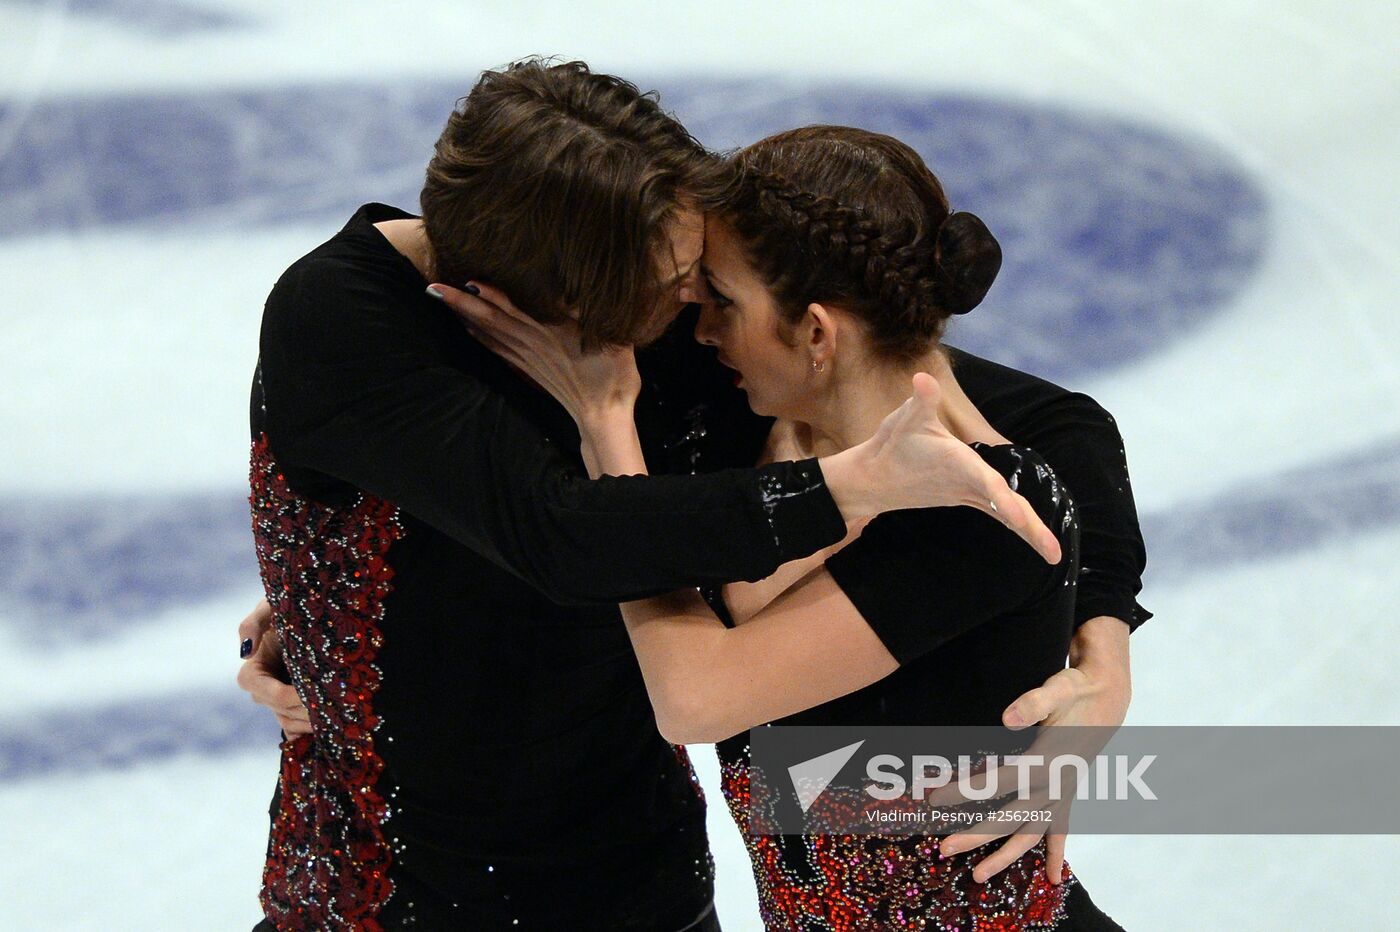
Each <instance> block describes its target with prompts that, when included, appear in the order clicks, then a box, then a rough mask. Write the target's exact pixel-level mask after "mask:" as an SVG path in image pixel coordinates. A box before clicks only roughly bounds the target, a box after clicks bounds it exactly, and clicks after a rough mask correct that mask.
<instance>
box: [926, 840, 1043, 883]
mask: <svg viewBox="0 0 1400 932" xmlns="http://www.w3.org/2000/svg"><path fill="white" fill-rule="evenodd" d="M1043 836H1044V833H1043V832H1036V831H1034V830H1032V831H1027V832H1021V833H1018V834H1015V835H1012V836H1011V837H1010V838H1008V839H1007V840H1006V844H1004V845H1002V846H1001V847H1000V848H998V849H997V850H996V851H994V852H992V853H991V854H989V855H987V856H986V857H985V858H983V859H982V860H980V861H978V862H977V866H976V867H974V868H973V869H972V879H973V880H975V881H977V882H978V883H986V882H987V881H988V880H991V879H992V878H993V877H995V876H996V875H997V874H1000V873H1001V872H1002V871H1004V870H1006V869H1007V868H1008V867H1010V866H1011V865H1012V864H1014V863H1016V861H1018V860H1019V859H1020V858H1021V855H1023V854H1025V853H1026V852H1027V851H1029V850H1031V849H1032V848H1034V847H1035V846H1036V843H1037V842H1038V841H1040V839H1041V838H1042V837H1043ZM940 850H941V849H940Z"/></svg>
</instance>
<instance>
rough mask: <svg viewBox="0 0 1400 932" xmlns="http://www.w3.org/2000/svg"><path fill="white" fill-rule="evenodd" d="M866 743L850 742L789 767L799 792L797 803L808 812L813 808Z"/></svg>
mask: <svg viewBox="0 0 1400 932" xmlns="http://www.w3.org/2000/svg"><path fill="white" fill-rule="evenodd" d="M864 743H865V739H864V738H862V739H861V740H859V741H857V742H856V743H855V744H848V745H846V746H845V747H844V748H837V749H836V750H834V751H828V752H826V753H825V754H822V755H820V756H818V757H813V758H812V759H811V760H804V761H803V762H802V763H800V764H793V765H792V766H791V767H789V768H788V777H789V778H791V779H792V789H793V791H794V792H796V793H797V804H798V805H799V806H801V807H802V811H803V812H806V811H807V810H808V809H811V808H812V803H814V802H816V801H817V797H818V796H820V795H822V791H823V790H825V789H826V788H827V786H828V785H829V784H830V783H831V781H832V780H834V779H836V775H837V774H838V773H840V772H841V768H842V767H844V766H846V762H847V761H849V760H850V759H851V758H852V757H854V756H855V753H856V751H859V750H860V746H861V745H862V744H864Z"/></svg>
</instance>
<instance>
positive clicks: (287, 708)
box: [238, 599, 311, 738]
mask: <svg viewBox="0 0 1400 932" xmlns="http://www.w3.org/2000/svg"><path fill="white" fill-rule="evenodd" d="M238 640H239V642H240V650H239V653H240V655H241V656H242V657H243V658H244V660H243V665H242V666H241V667H239V668H238V687H239V688H240V689H242V690H243V691H244V692H246V693H247V694H248V695H249V696H251V697H252V699H253V701H254V702H256V703H258V705H264V706H267V707H268V708H269V709H271V710H272V714H273V715H275V716H277V724H279V725H281V726H282V731H283V733H285V734H286V736H287V737H288V738H296V737H299V736H301V735H309V734H311V716H309V715H308V714H307V712H306V706H304V705H302V704H301V697H300V696H298V695H297V691H296V689H295V688H294V687H293V686H292V685H291V684H290V683H288V682H287V681H286V675H287V671H286V667H284V666H283V665H282V642H281V641H280V640H278V638H277V629H276V628H274V627H273V626H272V606H271V605H269V604H268V602H267V600H266V599H263V600H262V601H260V602H258V604H257V605H255V606H253V610H252V611H251V612H249V613H248V617H247V618H244V619H243V621H242V623H241V624H239V626H238Z"/></svg>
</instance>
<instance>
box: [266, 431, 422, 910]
mask: <svg viewBox="0 0 1400 932" xmlns="http://www.w3.org/2000/svg"><path fill="white" fill-rule="evenodd" d="M249 483H250V485H251V487H252V494H251V495H250V496H249V499H248V500H249V504H250V505H251V507H252V517H253V537H254V542H255V545H256V548H257V554H258V566H259V571H260V573H261V574H262V580H263V589H264V591H265V592H266V593H267V598H268V601H269V602H271V603H272V606H273V618H274V619H275V624H276V629H277V633H278V635H279V636H280V638H281V641H282V650H283V653H284V656H285V658H286V663H287V669H288V670H289V671H290V672H291V675H292V682H293V684H294V685H295V686H296V689H297V693H298V694H299V695H300V696H301V700H302V702H303V703H304V704H305V705H306V708H307V710H308V712H309V713H310V716H311V723H312V728H313V731H314V737H313V736H311V735H308V736H303V737H300V738H295V739H291V740H288V741H286V742H284V743H283V745H282V772H281V777H280V780H279V784H278V786H279V790H280V800H279V802H280V805H279V809H278V811H277V812H276V814H275V815H274V817H273V824H272V836H271V839H270V840H269V842H268V852H267V864H266V867H265V868H264V871H263V889H262V895H261V902H262V906H263V911H264V913H265V914H266V915H267V917H268V918H269V919H270V920H271V921H272V922H274V923H275V924H276V925H277V927H278V928H279V929H288V928H295V929H310V928H315V929H365V930H378V929H380V928H381V926H380V923H379V922H378V920H377V918H376V917H377V916H378V915H379V911H380V909H381V907H382V906H383V905H384V903H385V902H386V901H387V900H388V899H389V896H390V895H391V894H392V892H393V882H392V881H391V880H390V879H389V865H390V862H391V860H392V852H391V849H390V845H389V841H388V839H387V836H386V833H385V830H384V823H385V822H386V821H387V820H388V818H389V816H390V814H391V813H390V809H389V806H388V804H387V803H386V801H385V798H384V795H383V794H382V791H381V788H380V787H379V785H378V784H379V777H380V774H381V772H382V771H383V769H384V762H383V760H382V759H381V758H380V757H379V755H378V753H377V752H376V750H375V746H374V733H375V731H376V730H377V729H378V727H379V725H380V720H379V717H378V716H377V715H376V714H375V713H374V710H373V698H374V693H375V692H376V690H377V689H378V688H379V681H380V670H379V668H378V666H376V665H375V662H374V661H375V657H376V655H377V654H378V652H379V648H380V646H381V645H382V643H383V641H382V638H381V635H380V632H379V622H380V620H381V618H382V617H383V602H384V598H385V596H387V595H388V594H389V591H390V589H391V586H390V580H391V579H392V578H393V575H394V572H393V569H392V568H391V567H390V566H389V565H388V563H387V562H385V555H386V553H387V552H388V550H389V547H390V545H391V544H393V542H394V541H395V540H398V539H399V538H400V537H402V536H403V533H404V531H403V526H402V524H400V522H399V520H398V510H397V509H396V508H395V507H394V506H393V505H390V504H389V503H387V502H384V501H382V500H379V499H376V498H373V497H370V496H368V495H364V494H360V495H358V496H357V497H356V498H355V500H354V502H353V503H352V504H350V505H348V506H344V507H341V506H331V505H325V504H320V503H317V502H312V501H308V500H306V499H304V498H301V497H299V496H297V495H296V493H294V492H293V491H292V490H291V488H290V487H289V486H288V484H287V482H286V480H285V478H284V477H283V475H282V474H281V472H280V471H279V469H278V467H277V464H276V462H275V461H274V460H273V459H272V455H271V453H270V451H269V450H268V443H267V438H266V436H260V437H259V438H258V439H257V440H256V441H255V442H254V444H253V453H252V460H251V466H250V469H249Z"/></svg>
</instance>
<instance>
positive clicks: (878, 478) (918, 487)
mask: <svg viewBox="0 0 1400 932" xmlns="http://www.w3.org/2000/svg"><path fill="white" fill-rule="evenodd" d="M912 387H913V396H912V397H911V398H910V399H909V400H908V401H906V402H905V403H904V404H902V405H900V406H899V407H898V408H897V409H895V410H894V411H893V412H892V413H891V414H889V415H888V416H887V417H886V418H885V419H884V421H882V422H881V423H880V427H879V429H878V430H877V431H876V432H875V436H873V437H871V438H870V439H869V440H867V441H865V442H864V443H860V444H857V445H856V446H853V447H851V448H850V449H847V450H843V451H841V452H840V453H836V454H834V455H832V456H824V457H822V458H821V460H819V462H820V463H821V469H822V475H823V476H824V477H825V479H826V485H827V488H828V489H829V490H830V492H831V497H832V499H833V500H834V501H835V502H836V507H837V508H839V509H840V510H841V516H842V517H844V518H845V519H846V521H847V523H849V522H851V521H853V520H855V519H857V518H865V517H870V516H871V515H874V514H877V513H879V512H882V511H894V510H896V509H900V508H942V507H950V506H955V505H967V506H970V507H972V508H976V509H978V510H979V511H983V512H986V513H987V514H989V515H991V516H992V517H994V518H996V519H997V520H998V521H1000V522H1001V523H1002V524H1004V525H1006V526H1007V527H1008V528H1010V529H1011V530H1012V531H1015V532H1016V534H1018V535H1019V536H1020V537H1021V538H1022V539H1023V540H1025V541H1026V543H1028V544H1030V545H1031V546H1032V547H1034V548H1035V550H1036V552H1037V553H1039V554H1040V555H1041V556H1042V557H1044V558H1045V560H1046V562H1048V563H1059V562H1060V558H1061V553H1060V542H1059V540H1058V539H1057V538H1056V537H1055V535H1054V534H1053V533H1051V531H1050V529H1049V528H1047V527H1046V526H1045V522H1043V521H1041V520H1040V516H1039V515H1037V514H1036V513H1035V509H1034V508H1032V507H1031V505H1030V503H1029V502H1027V501H1026V500H1025V499H1024V498H1022V497H1021V496H1020V495H1018V494H1017V493H1015V492H1013V491H1012V490H1011V488H1010V486H1008V485H1007V484H1006V480H1005V479H1004V478H1003V477H1002V475H1001V473H999V472H997V471H996V470H995V469H993V468H992V467H990V466H988V465H987V464H986V462H985V461H983V459H982V457H980V456H978V455H977V451H975V450H973V449H972V448H971V447H969V446H968V445H967V444H965V443H963V442H962V441H961V440H959V439H958V438H957V437H955V436H953V434H952V433H951V432H950V431H949V430H948V428H947V427H945V426H944V424H943V422H942V421H941V420H940V419H939V416H938V409H939V405H938V399H939V388H938V382H937V381H936V380H935V379H934V378H933V376H931V375H929V374H928V373H927V372H920V373H917V374H916V375H915V376H914V378H913V386H912Z"/></svg>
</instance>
